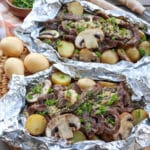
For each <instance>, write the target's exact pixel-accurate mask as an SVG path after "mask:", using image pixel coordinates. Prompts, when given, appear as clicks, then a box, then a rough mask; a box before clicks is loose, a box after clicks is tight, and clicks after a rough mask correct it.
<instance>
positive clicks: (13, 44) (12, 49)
mask: <svg viewBox="0 0 150 150" xmlns="http://www.w3.org/2000/svg"><path fill="white" fill-rule="evenodd" d="M0 48H1V49H2V50H3V53H4V55H6V56H10V57H19V56H20V55H21V53H22V52H23V48H24V46H23V43H22V41H21V40H20V39H18V38H17V37H11V36H10V37H5V38H3V39H2V40H1V42H0Z"/></svg>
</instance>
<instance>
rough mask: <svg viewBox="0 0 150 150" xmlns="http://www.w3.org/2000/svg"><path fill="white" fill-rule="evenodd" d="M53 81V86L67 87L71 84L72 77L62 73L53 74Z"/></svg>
mask: <svg viewBox="0 0 150 150" xmlns="http://www.w3.org/2000/svg"><path fill="white" fill-rule="evenodd" d="M51 80H52V82H53V84H60V85H63V86H67V85H69V84H70V82H71V77H70V76H69V75H67V74H64V73H62V72H54V73H52V76H51Z"/></svg>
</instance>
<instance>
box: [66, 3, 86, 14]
mask: <svg viewBox="0 0 150 150" xmlns="http://www.w3.org/2000/svg"><path fill="white" fill-rule="evenodd" d="M67 10H68V12H69V13H71V14H74V15H82V14H83V7H82V5H81V4H80V3H79V2H71V3H69V4H68V6H67Z"/></svg>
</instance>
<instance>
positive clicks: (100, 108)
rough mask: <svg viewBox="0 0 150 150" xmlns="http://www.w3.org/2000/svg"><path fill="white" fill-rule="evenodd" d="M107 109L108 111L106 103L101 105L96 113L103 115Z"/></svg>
mask: <svg viewBox="0 0 150 150" xmlns="http://www.w3.org/2000/svg"><path fill="white" fill-rule="evenodd" d="M106 111H107V107H106V106H104V105H100V106H99V108H98V110H97V111H96V112H95V114H96V115H100V114H101V115H103V114H105V113H106Z"/></svg>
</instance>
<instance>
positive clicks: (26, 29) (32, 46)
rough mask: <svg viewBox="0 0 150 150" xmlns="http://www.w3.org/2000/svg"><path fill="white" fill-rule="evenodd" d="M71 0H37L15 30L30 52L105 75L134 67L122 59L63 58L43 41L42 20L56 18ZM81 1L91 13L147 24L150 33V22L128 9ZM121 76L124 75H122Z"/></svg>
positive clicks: (52, 60) (51, 60) (142, 24)
mask: <svg viewBox="0 0 150 150" xmlns="http://www.w3.org/2000/svg"><path fill="white" fill-rule="evenodd" d="M70 1H72V0H62V1H61V0H51V1H48V0H41V1H38V0H37V1H35V4H34V7H33V10H32V12H31V13H30V14H29V15H28V16H27V18H26V19H25V20H24V23H23V25H22V29H19V28H16V30H15V34H16V35H17V36H18V37H19V38H20V39H22V40H23V41H24V42H25V43H27V46H28V48H29V50H30V52H38V53H42V54H43V55H45V56H46V57H48V59H49V61H50V62H54V63H59V62H64V63H67V64H71V65H74V64H76V66H77V67H78V68H88V70H91V71H93V70H99V71H101V73H103V75H104V76H105V74H111V72H113V73H114V72H115V73H116V74H117V73H120V72H122V71H123V70H124V69H129V68H132V67H134V64H133V63H129V62H127V61H121V62H119V63H117V64H115V65H108V64H102V63H87V62H80V61H75V60H71V59H66V58H62V57H61V56H60V55H59V54H58V53H57V51H56V50H55V49H54V48H53V47H52V46H50V45H48V44H46V43H44V42H42V41H41V40H39V39H38V38H37V37H38V36H39V32H40V30H41V29H42V28H43V26H41V22H45V21H47V20H49V19H53V18H55V16H56V15H57V14H58V12H59V10H60V9H61V6H62V5H63V4H65V3H68V2H70ZM79 1H80V3H81V4H82V5H83V7H84V9H85V10H86V11H88V12H89V13H90V12H92V11H95V10H100V11H101V12H103V13H106V14H108V15H113V16H116V17H118V16H123V17H125V18H127V19H129V20H130V21H132V22H134V23H137V24H141V26H145V27H146V29H147V30H146V33H147V34H149V35H150V24H149V23H148V22H146V21H144V20H142V19H140V18H138V17H136V16H135V15H133V14H132V13H129V12H126V11H121V12H119V11H114V10H111V11H110V10H104V9H102V8H99V7H98V6H96V5H94V4H92V3H90V2H87V1H84V0H79ZM41 6H42V7H41ZM39 12H40V13H39ZM54 12H55V13H54ZM140 62H141V61H140ZM94 72H95V71H94ZM93 76H94V74H93ZM95 76H96V74H95ZM120 78H122V77H121V76H120Z"/></svg>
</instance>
